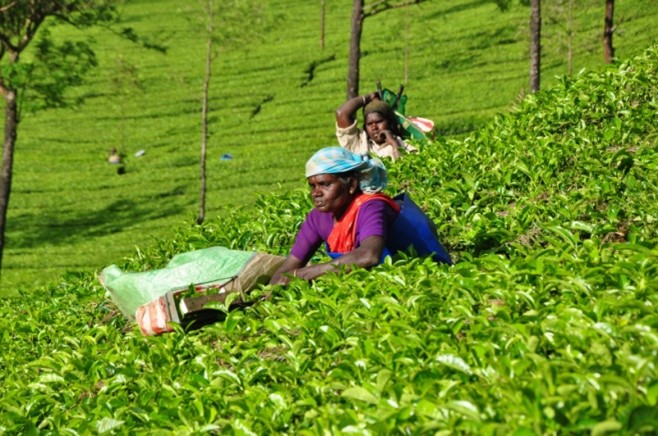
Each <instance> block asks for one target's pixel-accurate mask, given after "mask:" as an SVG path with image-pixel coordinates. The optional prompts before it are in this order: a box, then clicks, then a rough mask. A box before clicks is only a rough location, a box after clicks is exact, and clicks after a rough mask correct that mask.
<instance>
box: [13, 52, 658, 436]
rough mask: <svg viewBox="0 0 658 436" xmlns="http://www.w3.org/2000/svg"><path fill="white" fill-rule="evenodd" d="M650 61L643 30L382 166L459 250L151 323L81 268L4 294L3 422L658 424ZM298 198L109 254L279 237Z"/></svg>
mask: <svg viewBox="0 0 658 436" xmlns="http://www.w3.org/2000/svg"><path fill="white" fill-rule="evenodd" d="M657 69H658V47H653V48H651V49H649V50H648V51H646V53H644V54H643V55H641V56H638V57H637V58H635V59H634V60H633V61H632V62H628V63H624V64H622V65H620V66H619V67H618V69H616V70H615V71H608V72H604V73H596V74H594V73H591V74H585V75H582V76H579V77H577V78H574V79H573V80H563V81H562V82H561V83H560V84H559V85H558V86H557V87H555V88H554V89H551V90H550V91H547V92H546V93H543V94H541V95H538V96H536V97H533V98H529V99H527V100H526V101H525V102H524V103H523V104H522V105H520V106H519V107H518V109H517V110H516V111H515V112H514V113H511V114H509V115H505V116H500V117H498V118H497V119H496V120H495V121H493V122H491V123H490V124H488V125H487V126H486V127H485V128H483V129H482V130H480V131H478V132H477V133H473V134H471V135H469V136H468V137H466V138H464V139H461V140H456V139H454V140H446V141H442V142H441V143H440V147H437V146H428V147H425V148H423V150H422V151H421V153H420V154H419V155H418V156H415V157H410V158H408V159H404V160H402V161H400V162H399V163H396V164H395V165H392V166H391V167H390V175H391V180H392V181H393V182H394V183H393V184H394V186H392V187H391V192H397V191H398V190H400V189H405V190H407V191H408V192H410V193H411V195H412V197H413V198H414V199H415V200H416V201H417V202H418V203H419V204H421V205H422V206H424V207H425V208H426V209H427V211H428V213H429V214H430V215H431V216H432V217H434V218H435V220H436V221H437V223H438V224H439V229H440V232H441V237H442V238H443V240H444V241H445V242H446V245H447V246H448V248H449V249H450V250H451V251H452V252H453V253H454V254H455V258H456V259H457V262H456V264H455V265H454V266H453V267H448V266H446V265H437V264H434V263H433V262H431V261H430V260H427V259H425V260H424V259H414V258H405V257H404V256H401V257H400V258H397V259H393V260H391V262H387V263H385V264H383V265H380V266H377V267H375V268H373V269H372V270H370V271H367V270H362V269H356V270H354V271H352V272H350V273H349V274H344V275H327V276H325V277H322V278H320V279H318V280H317V281H315V282H313V283H307V282H304V281H301V280H295V281H293V282H292V283H291V284H290V285H289V286H288V287H287V288H281V287H270V288H263V289H262V290H260V291H259V292H257V294H259V295H260V292H261V291H271V292H272V298H271V299H269V300H267V301H259V302H258V303H257V304H255V305H254V306H253V307H252V308H250V309H249V310H246V311H244V312H242V311H234V312H231V313H230V314H229V315H228V317H227V319H226V321H225V322H223V323H218V324H214V325H211V326H207V327H205V328H204V329H201V330H198V331H194V332H189V333H184V332H182V331H176V332H173V333H170V334H167V335H164V336H161V337H149V338H144V337H142V336H141V334H140V333H139V331H138V329H137V328H136V327H135V326H134V325H133V324H127V323H126V322H125V320H123V319H122V318H121V317H120V316H118V313H117V312H116V310H115V309H114V308H113V306H112V304H111V303H109V302H108V301H107V300H106V299H105V298H104V295H103V294H104V292H103V290H102V289H101V287H100V286H99V284H98V282H97V280H96V277H95V276H94V275H93V274H84V275H77V276H74V275H70V276H69V277H68V278H67V279H66V280H64V281H63V282H62V283H60V284H59V285H53V286H50V287H49V288H47V289H44V290H42V291H38V292H35V293H28V294H25V295H23V296H21V297H20V298H13V299H2V300H0V309H1V310H2V313H3V314H5V316H3V317H2V318H0V347H1V348H2V350H3V353H2V354H0V431H2V432H7V433H8V434H26V433H30V432H36V431H37V429H38V430H40V431H43V432H46V433H63V432H66V431H75V432H77V433H95V432H99V433H103V432H107V433H116V434H133V433H150V432H157V433H158V434H182V433H184V434H190V433H194V434H197V433H203V432H209V433H222V434H267V433H275V434H281V433H283V434H305V435H315V434H326V433H332V434H333V433H348V432H349V433H357V434H363V435H367V434H399V433H409V434H428V433H438V434H448V433H465V434H488V435H498V434H518V435H523V434H604V433H608V432H618V433H620V434H653V433H655V432H656V431H658V427H657V424H656V423H658V419H657V418H658V409H657V408H656V406H657V404H658V372H657V368H656V365H655V361H656V359H655V357H656V353H658V340H657V339H658V317H657V315H656V310H655V307H656V304H658V293H657V290H658V279H657V277H658V251H657V250H656V242H658V236H657V235H658V232H657V230H658V229H657V228H656V227H657V225H658V224H657V220H656V216H658V202H657V201H656V195H657V189H656V186H658V171H656V169H657V165H658V153H657V147H656V146H657V145H658V144H657V141H658V130H657V128H656V123H655V114H656V110H657V109H658V108H657V107H656V105H657V101H656V96H655V90H656V89H657V88H658V77H657V76H656V75H655V71H656V70H657ZM298 170H301V167H300V168H299V169H298ZM309 206H310V205H309V203H308V199H307V193H306V192H305V190H304V189H303V188H299V189H298V190H294V191H293V192H289V193H286V194H281V195H268V196H266V197H262V198H260V199H259V200H258V201H257V204H256V206H255V207H254V208H246V209H243V210H233V211H231V212H229V213H227V214H226V215H225V216H224V217H222V219H217V220H212V221H211V222H209V223H208V224H207V225H205V226H202V227H196V228H193V229H182V230H181V231H180V232H179V233H178V234H176V236H175V237H174V238H171V239H168V240H163V241H161V243H160V244H158V245H156V246H153V247H151V248H150V249H149V250H147V251H145V252H142V253H140V254H139V255H138V256H135V257H134V258H133V259H131V260H130V261H127V262H126V263H125V264H124V265H122V266H124V267H125V268H129V269H132V270H139V269H145V268H152V267H154V266H157V265H161V264H162V263H164V262H166V260H167V259H169V258H170V257H171V256H173V255H174V254H175V253H178V252H181V251H184V250H188V249H193V248H200V247H204V246H209V245H226V246H232V247H235V248H238V249H243V250H252V249H258V250H265V251H270V252H279V253H284V252H285V251H286V249H287V247H288V246H289V243H290V241H291V238H292V236H293V235H294V232H295V228H296V227H298V226H299V224H300V221H301V219H302V218H303V216H304V214H305V213H306V212H307V211H308V209H309Z"/></svg>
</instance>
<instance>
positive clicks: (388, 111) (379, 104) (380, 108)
mask: <svg viewBox="0 0 658 436" xmlns="http://www.w3.org/2000/svg"><path fill="white" fill-rule="evenodd" d="M371 112H379V113H380V114H382V116H384V118H386V119H387V120H389V121H392V120H395V111H393V109H392V108H391V106H389V105H388V103H386V102H385V101H383V100H373V101H371V102H370V103H368V104H367V105H366V107H364V108H363V116H364V117H367V116H368V114H369V113H371Z"/></svg>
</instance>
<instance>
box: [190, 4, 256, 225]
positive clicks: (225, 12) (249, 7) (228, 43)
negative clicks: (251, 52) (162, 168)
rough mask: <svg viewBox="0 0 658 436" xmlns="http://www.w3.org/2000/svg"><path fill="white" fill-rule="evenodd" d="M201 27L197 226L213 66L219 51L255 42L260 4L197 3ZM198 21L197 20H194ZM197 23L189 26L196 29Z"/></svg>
mask: <svg viewBox="0 0 658 436" xmlns="http://www.w3.org/2000/svg"><path fill="white" fill-rule="evenodd" d="M200 4H201V9H202V14H201V17H200V20H201V22H202V23H201V24H202V28H203V29H204V30H205V34H204V37H205V40H206V41H205V42H206V44H205V46H206V53H205V72H204V76H203V85H202V92H201V157H200V160H199V163H200V168H199V173H200V174H199V180H200V189H199V213H198V215H197V219H196V222H197V224H201V223H203V221H204V220H205V217H206V186H207V177H206V157H207V153H208V138H209V136H210V133H209V126H208V112H209V95H210V81H211V79H212V77H213V63H214V61H215V60H216V58H217V57H218V56H219V53H220V51H222V50H227V49H229V48H230V47H232V46H234V45H238V44H246V43H248V42H250V41H252V40H253V39H255V38H256V37H257V36H258V35H259V32H260V31H262V30H264V29H266V28H267V23H266V22H265V16H264V14H263V2H262V1H256V0H221V1H220V0H200ZM197 21H198V20H197ZM197 24H198V23H193V25H194V26H195V28H196V26H197Z"/></svg>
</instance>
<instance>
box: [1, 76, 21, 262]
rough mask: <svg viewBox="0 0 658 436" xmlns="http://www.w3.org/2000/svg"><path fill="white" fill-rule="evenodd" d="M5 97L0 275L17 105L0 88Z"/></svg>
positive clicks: (14, 98)
mask: <svg viewBox="0 0 658 436" xmlns="http://www.w3.org/2000/svg"><path fill="white" fill-rule="evenodd" d="M0 89H2V94H3V95H4V97H5V101H6V103H5V104H6V107H5V141H4V149H3V152H2V169H1V170H0V273H1V272H2V255H3V253H4V248H5V230H6V224H7V210H8V209H9V194H10V192H11V176H12V172H13V167H14V147H15V146H16V132H17V130H18V104H17V103H16V101H17V96H16V91H14V90H13V89H8V88H5V87H3V86H0Z"/></svg>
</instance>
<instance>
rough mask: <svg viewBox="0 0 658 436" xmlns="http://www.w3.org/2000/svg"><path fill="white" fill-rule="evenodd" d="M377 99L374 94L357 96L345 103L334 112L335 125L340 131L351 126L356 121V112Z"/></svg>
mask: <svg viewBox="0 0 658 436" xmlns="http://www.w3.org/2000/svg"><path fill="white" fill-rule="evenodd" d="M376 97H377V94H376V93H371V94H365V95H358V96H356V97H354V98H350V99H349V100H347V101H345V103H343V104H342V105H341V106H340V107H339V108H338V109H337V110H336V125H338V127H340V128H341V129H345V128H347V127H349V126H351V125H352V124H353V123H354V120H356V111H357V110H359V108H362V107H364V106H365V105H367V104H368V103H370V102H371V101H372V100H374V99H375V98H376Z"/></svg>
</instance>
